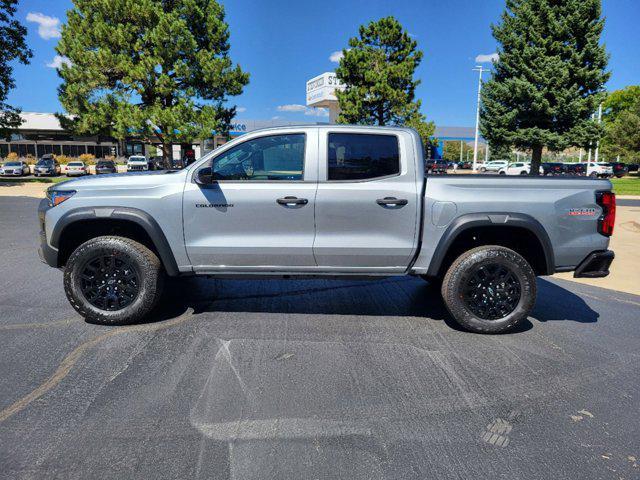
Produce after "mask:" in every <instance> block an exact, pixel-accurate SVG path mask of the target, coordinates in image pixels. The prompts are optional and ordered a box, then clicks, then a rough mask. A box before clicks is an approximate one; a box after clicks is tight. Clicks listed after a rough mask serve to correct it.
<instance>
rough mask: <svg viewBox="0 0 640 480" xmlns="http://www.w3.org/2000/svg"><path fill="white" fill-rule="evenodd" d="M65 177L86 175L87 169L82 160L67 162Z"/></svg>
mask: <svg viewBox="0 0 640 480" xmlns="http://www.w3.org/2000/svg"><path fill="white" fill-rule="evenodd" d="M66 170H67V172H66V173H67V177H81V176H83V175H88V174H89V171H88V170H87V166H86V165H85V164H84V162H69V163H67V169H66Z"/></svg>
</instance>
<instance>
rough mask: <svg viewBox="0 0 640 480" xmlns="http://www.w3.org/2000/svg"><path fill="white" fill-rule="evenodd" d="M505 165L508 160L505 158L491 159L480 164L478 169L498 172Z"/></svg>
mask: <svg viewBox="0 0 640 480" xmlns="http://www.w3.org/2000/svg"><path fill="white" fill-rule="evenodd" d="M507 165H509V162H508V161H506V160H493V161H491V162H487V163H483V164H482V165H480V168H479V170H480V171H481V172H499V171H500V169H501V168H505V167H506V166H507Z"/></svg>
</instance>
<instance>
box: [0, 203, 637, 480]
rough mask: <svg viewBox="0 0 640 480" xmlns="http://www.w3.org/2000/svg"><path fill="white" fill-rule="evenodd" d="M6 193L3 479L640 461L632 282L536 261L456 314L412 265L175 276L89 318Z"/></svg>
mask: <svg viewBox="0 0 640 480" xmlns="http://www.w3.org/2000/svg"><path fill="white" fill-rule="evenodd" d="M37 203H38V199H34V198H19V197H0V228H1V232H2V233H1V238H2V262H1V263H0V371H1V372H2V375H0V478H7V479H22V478H25V479H26V478H30V479H31V478H65V479H73V478H77V479H86V478H95V477H99V478H120V479H122V478H136V479H138V478H154V479H164V478H167V479H169V478H239V479H254V478H255V479H258V478H260V479H266V478H269V479H271V478H301V479H303V478H304V479H307V478H308V479H312V478H349V479H360V478H362V479H382V478H384V479H409V478H416V479H422V478H438V479H449V478H450V479H481V478H507V479H519V478H553V479H585V478H589V479H609V478H611V479H620V478H622V479H631V478H640V415H639V413H640V409H639V407H638V406H639V405H640V386H639V384H638V372H639V371H640V350H639V347H638V346H639V345H640V333H639V332H640V329H639V328H638V326H639V324H640V297H638V296H633V295H627V294H622V293H617V292H613V291H610V290H604V289H600V288H596V287H590V286H586V285H578V284H575V283H572V282H567V281H562V280H555V279H549V278H545V279H540V280H539V297H538V302H537V304H536V307H535V309H534V312H533V315H532V317H531V318H530V321H529V322H528V323H527V324H526V325H524V327H523V328H521V329H520V330H519V331H517V332H515V333H512V334H508V335H500V336H481V335H474V334H469V333H465V332H461V331H458V330H456V329H455V328H453V326H452V325H451V324H450V321H449V319H448V315H447V314H446V311H445V309H444V306H443V304H442V302H441V301H440V299H439V295H438V294H437V292H435V291H432V289H430V287H429V286H428V285H427V284H426V283H424V282H422V281H421V280H419V279H412V278H400V279H386V280H379V281H375V282H366V281H352V280H344V281H328V280H327V281H324V280H323V281H320V280H305V281H277V280H264V281H240V280H207V279H185V280H184V281H183V282H181V283H178V282H171V283H170V284H169V288H168V294H167V298H166V300H165V302H164V303H163V306H162V308H161V309H160V310H159V312H158V314H157V315H156V316H155V317H154V319H153V321H151V322H150V323H147V324H144V325H135V326H131V327H113V328H108V327H100V326H95V325H90V324H87V323H85V322H84V321H83V320H82V319H81V318H80V317H79V316H77V315H76V314H75V312H74V311H73V310H72V308H71V307H70V306H69V304H68V303H67V301H66V299H65V296H64V293H63V291H62V274H61V272H59V271H57V270H54V269H51V268H49V267H47V266H46V265H44V264H41V263H40V261H39V260H38V257H37V253H36V247H37V242H38V235H37V228H38V227H37V220H36V206H37Z"/></svg>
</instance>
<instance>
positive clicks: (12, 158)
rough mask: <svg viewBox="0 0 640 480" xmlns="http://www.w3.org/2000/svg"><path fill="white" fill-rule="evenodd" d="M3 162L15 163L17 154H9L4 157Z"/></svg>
mask: <svg viewBox="0 0 640 480" xmlns="http://www.w3.org/2000/svg"><path fill="white" fill-rule="evenodd" d="M5 160H6V161H7V162H15V161H16V160H18V154H17V153H16V152H9V153H8V154H7V156H6V157H5Z"/></svg>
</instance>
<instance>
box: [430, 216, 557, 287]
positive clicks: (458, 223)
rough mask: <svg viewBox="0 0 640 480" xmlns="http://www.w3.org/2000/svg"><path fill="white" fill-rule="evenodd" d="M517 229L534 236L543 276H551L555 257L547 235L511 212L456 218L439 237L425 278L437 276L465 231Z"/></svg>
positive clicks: (526, 218) (528, 219)
mask: <svg viewBox="0 0 640 480" xmlns="http://www.w3.org/2000/svg"><path fill="white" fill-rule="evenodd" d="M487 226H488V227H496V228H500V227H518V228H523V229H525V230H528V231H530V232H531V233H532V234H534V235H535V236H536V238H537V239H538V241H539V242H540V244H541V245H542V250H543V251H544V256H545V265H546V272H545V273H544V274H545V275H553V273H554V272H555V257H554V254H553V245H552V243H551V240H550V238H549V234H548V233H547V231H546V230H545V228H544V227H543V226H542V224H541V223H540V222H539V221H538V220H536V219H535V218H533V217H532V216H531V215H527V214H526V213H511V212H492V213H468V214H465V215H461V216H459V217H457V218H456V219H455V220H454V221H453V222H451V224H450V225H449V227H447V229H446V230H445V232H444V233H443V234H442V237H440V241H439V242H438V246H437V247H436V249H435V251H434V252H433V257H432V258H431V263H430V264H429V268H428V269H427V274H426V275H427V276H430V277H435V276H437V275H438V272H439V271H440V268H441V266H442V263H443V262H444V259H445V257H446V255H447V252H448V251H449V247H451V245H452V244H453V242H454V241H455V240H456V238H458V236H459V235H460V234H461V233H463V232H464V231H465V230H469V229H470V228H475V227H487Z"/></svg>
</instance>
